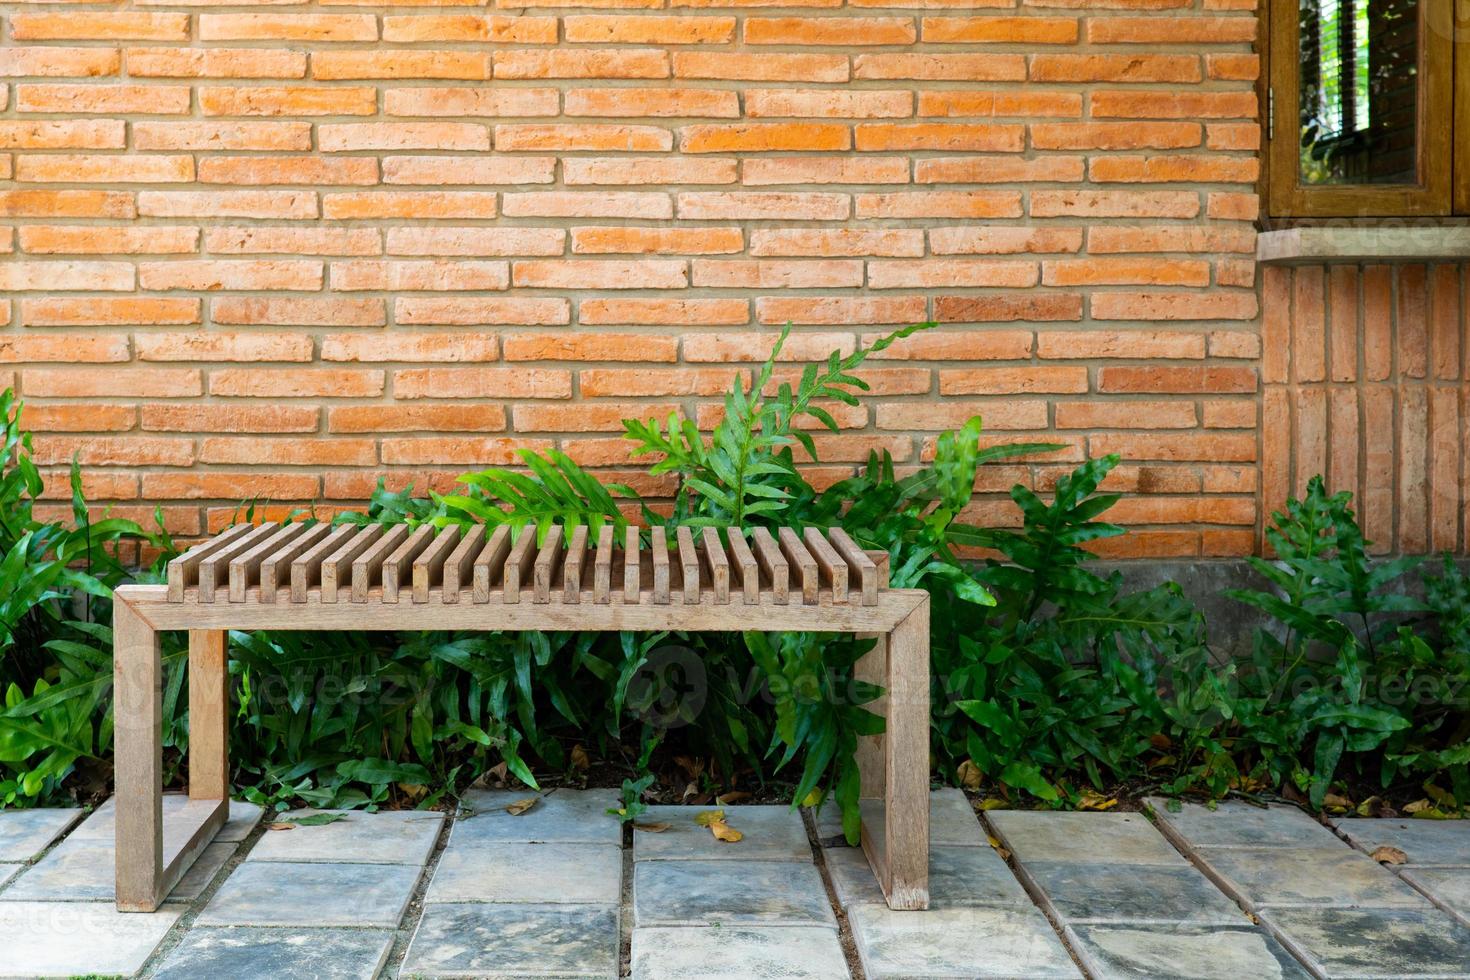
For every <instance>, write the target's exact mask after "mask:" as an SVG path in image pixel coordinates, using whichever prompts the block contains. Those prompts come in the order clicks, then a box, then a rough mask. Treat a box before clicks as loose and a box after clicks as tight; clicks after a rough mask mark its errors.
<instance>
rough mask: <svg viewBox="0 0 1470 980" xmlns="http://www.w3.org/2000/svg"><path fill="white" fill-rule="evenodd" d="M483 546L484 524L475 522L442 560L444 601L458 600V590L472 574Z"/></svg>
mask: <svg viewBox="0 0 1470 980" xmlns="http://www.w3.org/2000/svg"><path fill="white" fill-rule="evenodd" d="M484 547H485V525H483V524H476V525H474V526H473V527H471V528H470V529H469V530H468V531H466V532H464V537H463V538H461V539H460V542H459V544H458V545H456V546H455V548H454V552H453V554H451V555H450V556H449V557H448V558H447V559H445V561H444V569H443V573H444V585H443V590H444V601H445V602H458V601H459V592H460V590H461V589H463V588H464V587H465V584H466V583H468V582H469V581H470V579H471V576H472V575H473V574H474V573H473V572H472V571H471V570H472V569H473V567H474V563H475V559H476V558H478V557H479V555H480V550H481V549H482V548H484Z"/></svg>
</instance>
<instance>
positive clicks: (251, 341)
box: [134, 331, 313, 362]
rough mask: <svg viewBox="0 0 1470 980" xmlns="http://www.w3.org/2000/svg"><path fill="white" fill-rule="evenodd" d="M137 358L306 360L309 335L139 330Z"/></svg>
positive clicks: (176, 359) (135, 343)
mask: <svg viewBox="0 0 1470 980" xmlns="http://www.w3.org/2000/svg"><path fill="white" fill-rule="evenodd" d="M134 345H135V346H136V347H137V351H138V359H139V360H140V361H245V362H256V361H309V360H311V356H312V348H313V344H312V341H311V338H310V337H308V336H306V335H304V334H290V333H254V332H252V333H228V332H224V331H211V332H208V333H177V332H170V333H140V334H138V336H137V338H136V339H135V340H134Z"/></svg>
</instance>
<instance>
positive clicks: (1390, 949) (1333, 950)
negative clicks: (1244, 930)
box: [1261, 906, 1470, 980]
mask: <svg viewBox="0 0 1470 980" xmlns="http://www.w3.org/2000/svg"><path fill="white" fill-rule="evenodd" d="M1261 919H1262V921H1263V922H1266V923H1268V924H1269V925H1271V926H1272V927H1273V928H1275V929H1277V930H1279V931H1280V932H1281V933H1283V934H1284V935H1285V942H1286V945H1287V946H1288V947H1289V948H1291V950H1292V951H1293V952H1294V953H1296V954H1297V956H1298V957H1300V958H1302V959H1304V960H1305V961H1306V963H1307V965H1308V966H1309V967H1311V968H1312V969H1314V970H1316V971H1317V972H1319V973H1320V974H1322V975H1324V976H1330V977H1357V978H1374V980H1378V978H1382V980H1399V978H1405V977H1439V978H1444V977H1470V928H1467V927H1466V926H1463V925H1461V924H1460V923H1458V922H1456V921H1455V920H1454V919H1452V918H1451V917H1450V916H1449V915H1448V914H1446V913H1445V912H1443V911H1441V910H1439V909H1436V908H1431V907H1428V906H1426V907H1424V908H1417V909H1402V908H1400V909H1324V908H1278V909H1266V910H1264V911H1262V913H1261Z"/></svg>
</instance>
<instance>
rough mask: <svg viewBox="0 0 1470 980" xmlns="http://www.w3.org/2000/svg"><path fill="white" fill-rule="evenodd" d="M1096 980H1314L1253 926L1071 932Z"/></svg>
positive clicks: (1102, 927) (1101, 926) (1115, 926)
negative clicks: (1247, 979) (1163, 978)
mask: <svg viewBox="0 0 1470 980" xmlns="http://www.w3.org/2000/svg"><path fill="white" fill-rule="evenodd" d="M1068 938H1069V939H1070V940H1071V942H1072V948H1073V949H1074V950H1076V952H1077V956H1078V958H1079V959H1080V960H1081V961H1082V965H1083V966H1084V967H1086V969H1087V972H1088V973H1089V974H1091V975H1092V976H1093V977H1094V978H1095V980H1158V978H1160V977H1168V978H1170V980H1242V978H1249V980H1308V978H1309V977H1310V974H1309V973H1307V971H1306V970H1304V969H1302V967H1301V964H1299V963H1298V962H1297V961H1296V959H1295V958H1294V957H1292V955H1291V954H1290V953H1288V952H1287V951H1286V950H1285V949H1283V948H1282V947H1281V944H1280V943H1278V942H1276V940H1274V939H1272V938H1271V937H1270V936H1269V935H1267V934H1266V932H1265V931H1264V930H1261V929H1256V928H1253V927H1249V926H1236V927H1228V928H1222V927H1220V926H1165V925H1156V924H1122V923H1094V924H1086V925H1078V926H1075V927H1072V928H1070V929H1069V930H1068Z"/></svg>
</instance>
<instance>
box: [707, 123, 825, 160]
mask: <svg viewBox="0 0 1470 980" xmlns="http://www.w3.org/2000/svg"><path fill="white" fill-rule="evenodd" d="M851 146H852V133H851V131H850V130H849V129H848V128H847V127H846V126H843V125H840V124H837V123H746V124H744V125H719V124H710V125H703V126H686V127H684V128H683V129H681V130H680V131H679V149H680V150H682V151H683V152H685V153H759V152H768V151H771V150H811V151H814V150H846V149H848V148H849V147H851Z"/></svg>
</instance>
